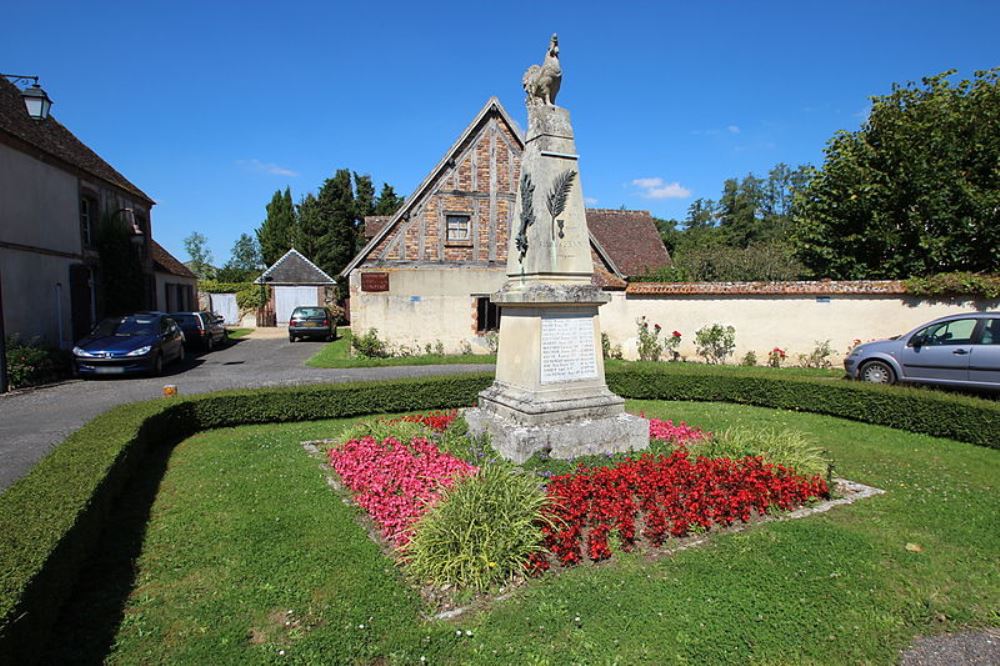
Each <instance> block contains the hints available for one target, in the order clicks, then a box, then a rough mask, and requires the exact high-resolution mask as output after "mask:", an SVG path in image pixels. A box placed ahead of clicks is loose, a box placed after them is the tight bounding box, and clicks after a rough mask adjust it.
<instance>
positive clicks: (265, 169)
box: [236, 158, 299, 178]
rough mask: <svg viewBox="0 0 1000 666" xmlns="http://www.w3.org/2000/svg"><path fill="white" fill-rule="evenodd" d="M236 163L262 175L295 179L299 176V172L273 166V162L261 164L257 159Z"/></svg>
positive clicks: (237, 161)
mask: <svg viewBox="0 0 1000 666" xmlns="http://www.w3.org/2000/svg"><path fill="white" fill-rule="evenodd" d="M236 163H237V164H239V165H240V166H241V167H243V168H245V169H249V170H250V171H259V172H260V173H267V174H271V175H272V176H288V177H290V178H294V177H295V176H298V175H299V173H298V172H297V171H292V170H291V169H288V168H286V167H283V166H278V165H277V164H273V163H271V162H261V161H260V160H258V159H257V158H254V159H252V160H236Z"/></svg>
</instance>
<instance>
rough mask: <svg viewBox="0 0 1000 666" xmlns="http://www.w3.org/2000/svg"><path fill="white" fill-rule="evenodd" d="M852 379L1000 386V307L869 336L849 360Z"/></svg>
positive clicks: (852, 352) (845, 364)
mask: <svg viewBox="0 0 1000 666" xmlns="http://www.w3.org/2000/svg"><path fill="white" fill-rule="evenodd" d="M844 368H845V369H846V370H847V374H848V375H849V376H850V377H851V378H853V379H859V380H861V381H866V382H874V383H877V384H894V383H896V382H910V383H918V384H942V385H948V386H964V387H970V388H986V389H1000V312H974V313H971V314H961V315H952V316H950V317H942V318H940V319H935V320H934V321H932V322H928V323H926V324H923V325H921V326H919V327H917V328H915V329H913V330H912V331H910V332H909V333H907V334H906V335H900V336H896V337H895V338H891V339H889V340H879V341H876V342H866V343H865V344H861V345H858V346H857V347H855V348H854V349H853V350H852V351H851V353H850V355H849V356H848V357H847V358H846V359H845V360H844Z"/></svg>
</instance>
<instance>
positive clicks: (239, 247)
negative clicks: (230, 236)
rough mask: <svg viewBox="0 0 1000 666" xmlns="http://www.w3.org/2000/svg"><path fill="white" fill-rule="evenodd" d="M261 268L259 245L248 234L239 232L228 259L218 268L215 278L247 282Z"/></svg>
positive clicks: (222, 280) (225, 280)
mask: <svg viewBox="0 0 1000 666" xmlns="http://www.w3.org/2000/svg"><path fill="white" fill-rule="evenodd" d="M261 268H263V262H262V261H261V256H260V247H259V246H258V245H257V241H256V240H255V239H254V237H253V236H251V235H250V234H240V237H239V238H238V239H237V240H236V242H235V243H233V249H232V250H230V256H229V261H227V262H226V264H225V265H224V266H223V267H222V268H220V269H219V270H218V272H217V273H216V276H215V278H216V279H217V280H219V281H220V282H247V281H249V280H252V279H253V278H255V277H256V276H257V274H258V273H259V272H260V270H261Z"/></svg>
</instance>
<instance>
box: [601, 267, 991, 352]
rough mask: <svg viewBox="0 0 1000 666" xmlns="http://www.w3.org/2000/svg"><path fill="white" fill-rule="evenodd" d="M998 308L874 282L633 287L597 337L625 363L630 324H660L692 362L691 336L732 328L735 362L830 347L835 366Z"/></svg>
mask: <svg viewBox="0 0 1000 666" xmlns="http://www.w3.org/2000/svg"><path fill="white" fill-rule="evenodd" d="M997 309H1000V302H997V301H993V302H986V301H974V300H971V299H966V298H948V299H936V300H930V299H921V298H916V297H913V296H909V295H907V294H906V293H905V292H904V290H903V287H902V284H901V283H899V282H894V281H877V282H861V281H855V282H848V281H844V282H783V283H715V284H701V285H697V284H683V283H670V284H666V285H656V284H648V283H633V284H632V285H629V288H628V290H627V291H626V292H615V293H613V294H612V300H611V302H610V303H608V304H607V305H605V306H603V307H602V308H601V311H600V313H601V330H602V331H604V332H605V333H607V334H608V337H609V338H610V340H611V342H612V344H620V345H621V346H622V351H623V352H624V353H625V357H626V358H629V359H634V358H636V356H637V353H636V345H637V340H638V334H637V327H636V319H637V318H639V317H642V316H645V317H646V318H647V319H648V320H649V321H650V323H653V324H660V325H661V326H662V327H663V334H664V335H670V333H671V332H672V331H674V330H677V331H679V332H680V333H681V334H682V335H683V337H682V340H683V342H682V343H681V346H680V348H679V350H678V351H679V352H680V354H681V355H682V356H686V357H687V358H689V359H691V360H695V359H698V358H699V357H698V355H697V351H696V349H695V345H694V334H695V331H697V330H698V329H700V328H702V327H703V326H706V325H710V324H713V323H719V324H723V325H731V326H733V327H734V328H735V329H736V352H735V354H734V355H733V357H732V359H731V362H733V363H735V362H737V361H738V360H739V359H740V358H742V357H743V355H744V354H746V352H748V351H753V352H755V353H756V355H757V359H758V362H759V363H763V362H764V361H765V360H766V357H767V353H768V351H770V350H771V349H773V348H774V347H780V348H781V349H783V350H785V352H786V353H787V354H788V356H789V358H788V362H789V363H792V362H794V361H795V359H796V356H797V355H798V354H806V353H809V352H810V351H812V350H813V349H814V348H815V347H816V345H817V343H821V342H823V341H825V340H829V341H830V344H831V345H832V347H833V350H834V357H833V359H832V360H833V362H834V363H839V362H840V360H841V358H842V357H843V355H844V354H845V353H846V352H847V349H848V347H849V346H850V345H851V344H852V343H853V341H854V340H857V339H860V340H862V341H868V340H872V339H877V338H887V337H890V336H893V335H900V334H902V333H906V332H907V331H909V330H911V329H913V328H916V327H917V326H918V325H920V324H922V323H923V322H926V321H929V320H931V319H934V318H936V317H943V316H946V315H951V314H958V313H962V312H972V311H983V310H997Z"/></svg>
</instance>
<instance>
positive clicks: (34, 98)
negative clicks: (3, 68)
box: [0, 74, 52, 120]
mask: <svg viewBox="0 0 1000 666" xmlns="http://www.w3.org/2000/svg"><path fill="white" fill-rule="evenodd" d="M0 76H6V77H7V78H8V79H10V80H11V83H18V82H20V81H24V82H25V83H27V82H28V81H34V83H33V84H32V85H31V86H30V87H28V88H25V89H24V90H22V91H21V99H23V100H24V106H25V108H26V109H27V110H28V115H29V116H31V117H32V118H34V119H35V120H45V119H46V118H48V117H49V109H50V108H52V100H51V99H49V96H48V94H47V93H46V92H45V91H44V90H42V87H41V86H40V85H38V77H37V76H25V75H22V74H0Z"/></svg>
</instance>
